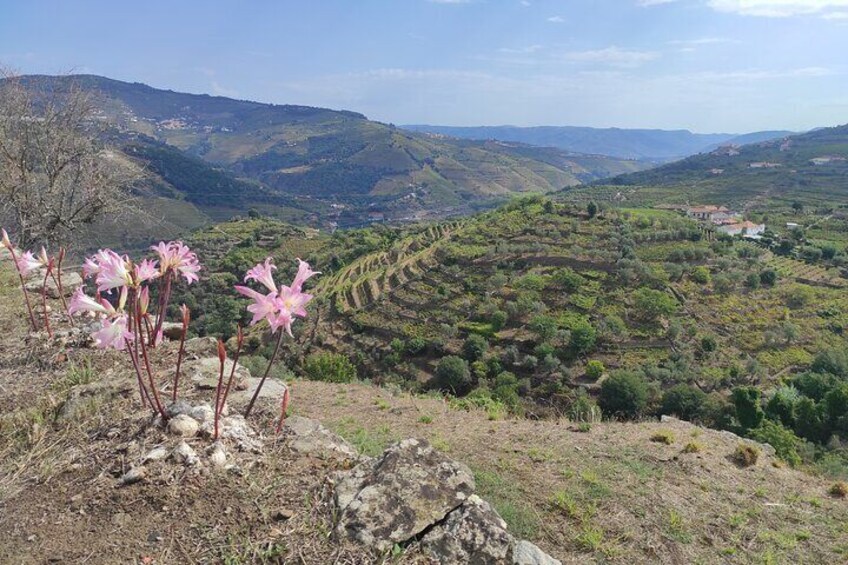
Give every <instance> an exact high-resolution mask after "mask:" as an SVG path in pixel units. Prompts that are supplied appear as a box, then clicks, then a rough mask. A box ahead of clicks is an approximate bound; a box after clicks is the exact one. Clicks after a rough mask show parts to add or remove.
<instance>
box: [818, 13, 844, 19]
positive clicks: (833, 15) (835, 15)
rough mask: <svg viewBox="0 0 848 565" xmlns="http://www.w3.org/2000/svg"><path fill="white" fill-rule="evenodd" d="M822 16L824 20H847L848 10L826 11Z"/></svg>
mask: <svg viewBox="0 0 848 565" xmlns="http://www.w3.org/2000/svg"><path fill="white" fill-rule="evenodd" d="M822 18H824V19H826V20H848V12H828V13H827V14H825V15H823V16H822Z"/></svg>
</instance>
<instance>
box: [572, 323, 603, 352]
mask: <svg viewBox="0 0 848 565" xmlns="http://www.w3.org/2000/svg"><path fill="white" fill-rule="evenodd" d="M570 331H571V338H570V340H569V342H568V347H569V349H571V351H572V352H573V353H574V355H583V354H584V353H588V352H589V351H591V350H592V349H593V348H594V347H595V343H596V342H597V340H598V332H597V331H596V330H595V328H594V326H592V324H590V323H589V322H586V321H579V322H576V323H575V324H574V325H573V326H572V327H571V329H570Z"/></svg>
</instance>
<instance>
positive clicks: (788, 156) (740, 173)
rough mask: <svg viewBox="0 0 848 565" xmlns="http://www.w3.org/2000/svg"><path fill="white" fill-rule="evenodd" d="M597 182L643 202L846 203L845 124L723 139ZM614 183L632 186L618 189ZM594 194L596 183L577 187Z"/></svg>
mask: <svg viewBox="0 0 848 565" xmlns="http://www.w3.org/2000/svg"><path fill="white" fill-rule="evenodd" d="M600 184H605V185H610V186H612V187H617V188H616V189H615V191H614V194H619V193H620V194H621V195H625V196H626V198H627V199H628V201H629V202H630V203H631V204H630V205H633V203H634V202H638V203H640V204H645V205H653V204H683V203H686V202H687V201H689V202H700V203H721V204H732V205H736V206H740V207H747V206H751V205H752V204H754V203H760V205H766V204H768V203H778V202H782V203H784V204H785V205H788V204H791V203H793V202H796V201H797V202H801V203H803V204H809V205H813V206H837V205H848V124H846V125H842V126H837V127H832V128H819V129H816V130H813V131H810V132H807V133H803V134H798V135H793V136H787V137H782V138H780V139H773V140H769V141H761V142H758V143H750V144H747V145H741V146H737V145H733V146H730V145H724V146H722V147H719V148H716V149H714V150H713V151H710V152H709V153H703V154H700V155H693V156H692V157H688V158H686V159H683V160H681V161H677V162H674V163H669V164H667V165H663V166H661V167H657V168H655V169H651V170H648V171H641V172H638V173H631V174H625V175H621V176H618V177H615V178H613V179H611V180H609V181H606V180H604V181H600ZM618 187H633V188H631V189H629V190H628V191H621V189H620V188H618ZM577 192H579V193H581V194H583V195H585V196H586V197H592V195H593V194H594V195H595V196H594V197H598V195H600V194H601V192H603V191H602V190H601V188H600V187H594V186H588V187H581V188H580V190H579V191H577Z"/></svg>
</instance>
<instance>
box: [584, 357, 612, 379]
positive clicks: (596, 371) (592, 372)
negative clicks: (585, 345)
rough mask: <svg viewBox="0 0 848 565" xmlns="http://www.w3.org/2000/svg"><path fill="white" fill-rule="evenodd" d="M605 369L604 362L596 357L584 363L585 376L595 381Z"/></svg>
mask: <svg viewBox="0 0 848 565" xmlns="http://www.w3.org/2000/svg"><path fill="white" fill-rule="evenodd" d="M606 370H607V369H606V367H604V364H603V363H601V362H600V361H598V360H597V359H592V360H591V361H589V362H588V363H586V376H587V377H589V378H590V379H592V380H595V381H596V380H598V379H599V378H601V375H603V374H604V371H606Z"/></svg>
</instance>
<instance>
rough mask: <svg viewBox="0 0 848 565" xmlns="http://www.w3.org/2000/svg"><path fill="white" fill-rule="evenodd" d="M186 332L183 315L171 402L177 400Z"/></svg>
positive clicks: (185, 320)
mask: <svg viewBox="0 0 848 565" xmlns="http://www.w3.org/2000/svg"><path fill="white" fill-rule="evenodd" d="M187 333H188V319H187V318H186V317H183V333H182V335H180V352H179V353H178V354H177V372H176V373H175V374H174V394H173V396H172V397H171V399H172V400H171V401H172V402H176V401H177V387H179V385H180V367H181V366H182V364H183V355H185V339H186V334H187Z"/></svg>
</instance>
